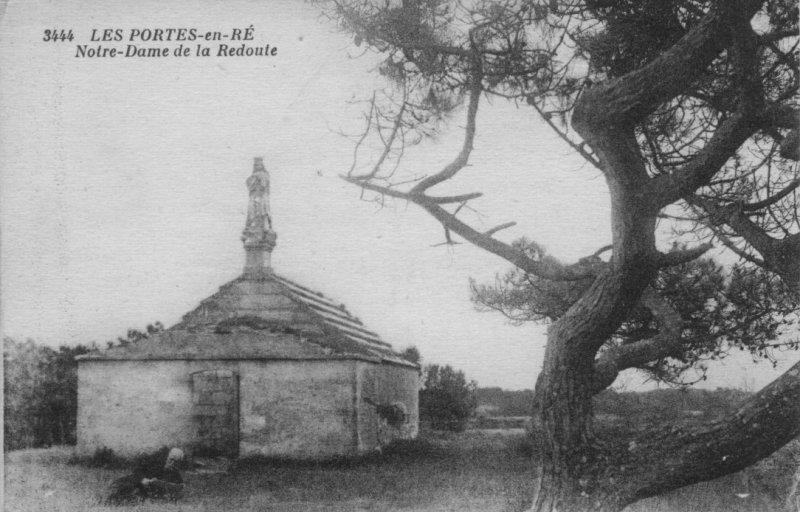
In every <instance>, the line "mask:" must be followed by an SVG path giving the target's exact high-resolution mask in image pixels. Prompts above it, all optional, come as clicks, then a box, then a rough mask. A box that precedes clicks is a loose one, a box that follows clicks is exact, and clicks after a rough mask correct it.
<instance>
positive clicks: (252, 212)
mask: <svg viewBox="0 0 800 512" xmlns="http://www.w3.org/2000/svg"><path fill="white" fill-rule="evenodd" d="M247 189H248V190H249V191H250V202H249V203H248V205H247V221H246V222H245V226H244V231H243V232H242V242H244V249H245V253H246V256H247V260H246V262H245V275H249V276H258V275H261V274H263V273H264V272H269V271H270V270H269V268H270V253H271V252H272V249H274V248H275V240H276V239H277V235H276V234H275V232H274V231H273V230H272V217H271V216H270V211H269V173H268V172H267V169H266V168H264V159H263V158H256V159H255V162H254V164H253V174H251V175H250V177H249V178H247Z"/></svg>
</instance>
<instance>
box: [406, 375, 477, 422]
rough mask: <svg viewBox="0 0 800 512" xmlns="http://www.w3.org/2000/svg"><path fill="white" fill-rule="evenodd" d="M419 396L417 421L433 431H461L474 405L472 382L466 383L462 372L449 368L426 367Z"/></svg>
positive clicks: (473, 386)
mask: <svg viewBox="0 0 800 512" xmlns="http://www.w3.org/2000/svg"><path fill="white" fill-rule="evenodd" d="M424 375H425V379H424V384H423V388H422V390H421V391H420V393H419V413H420V419H422V420H423V421H427V422H429V423H430V426H431V428H433V429H435V430H451V431H454V432H461V431H463V430H464V429H465V428H466V426H467V421H468V420H469V418H470V417H471V416H472V415H473V414H474V412H475V409H476V408H477V406H478V400H477V395H476V392H475V391H476V389H477V387H478V385H477V383H476V382H475V381H469V382H467V379H466V377H465V376H464V372H462V371H460V370H455V369H453V368H452V367H451V366H450V365H447V366H439V365H436V364H432V365H428V366H426V367H425V371H424Z"/></svg>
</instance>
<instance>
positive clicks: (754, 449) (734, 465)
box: [617, 362, 800, 501]
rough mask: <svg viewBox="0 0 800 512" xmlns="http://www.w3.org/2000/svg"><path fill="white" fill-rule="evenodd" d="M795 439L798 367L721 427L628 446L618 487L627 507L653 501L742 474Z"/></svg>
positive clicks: (799, 411) (799, 406)
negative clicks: (681, 489)
mask: <svg viewBox="0 0 800 512" xmlns="http://www.w3.org/2000/svg"><path fill="white" fill-rule="evenodd" d="M798 435H800V362H798V363H795V365H794V366H793V367H792V368H790V369H789V370H788V371H787V372H786V373H785V374H783V375H782V376H781V377H779V378H778V379H777V380H775V381H774V382H773V383H772V384H770V385H768V386H767V387H765V388H764V389H762V390H761V391H759V392H758V393H756V394H755V395H754V396H753V397H752V398H750V399H748V400H747V401H746V402H745V403H744V404H743V405H742V406H741V407H740V408H739V410H737V411H736V412H735V413H733V414H731V415H729V416H728V417H726V418H724V419H723V420H721V421H717V422H712V423H711V424H707V425H703V426H700V427H697V428H685V429H672V430H670V431H666V432H663V433H662V434H661V435H652V434H650V435H649V437H648V438H647V439H641V440H639V442H634V443H631V444H630V445H629V446H628V450H627V451H626V452H623V453H621V454H620V455H621V457H620V460H618V461H617V463H618V464H619V467H620V469H621V472H622V475H621V478H619V477H618V484H619V485H621V486H622V488H623V489H622V491H623V493H624V494H626V495H627V496H628V499H629V500H630V501H635V500H638V499H642V498H646V497H649V496H654V495H656V494H661V493H663V492H666V491H669V490H671V489H676V488H679V487H682V486H684V485H686V484H688V483H694V482H702V481H706V480H712V479H714V478H718V477H720V476H723V475H727V474H730V473H734V472H736V471H739V470H742V469H744V468H746V467H747V466H750V465H751V464H753V463H755V462H757V461H759V460H761V459H762V458H764V457H766V456H768V455H770V454H771V453H773V452H774V451H775V450H776V449H778V448H779V447H780V446H783V445H784V444H786V443H787V442H789V441H791V440H792V439H794V438H795V437H797V436H798ZM627 468H630V469H627Z"/></svg>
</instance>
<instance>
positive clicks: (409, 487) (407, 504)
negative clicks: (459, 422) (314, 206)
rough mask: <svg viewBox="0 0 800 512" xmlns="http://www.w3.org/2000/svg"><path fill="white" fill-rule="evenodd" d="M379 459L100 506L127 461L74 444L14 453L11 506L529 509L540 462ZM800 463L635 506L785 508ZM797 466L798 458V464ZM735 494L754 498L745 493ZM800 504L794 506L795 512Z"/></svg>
mask: <svg viewBox="0 0 800 512" xmlns="http://www.w3.org/2000/svg"><path fill="white" fill-rule="evenodd" d="M402 448H403V449H397V450H393V451H391V452H389V453H386V454H384V456H383V457H381V458H377V457H376V458H370V459H365V460H362V461H359V462H336V463H328V464H320V465H310V464H298V463H288V462H283V463H277V462H274V461H273V462H270V461H259V460H251V461H248V462H245V463H239V464H238V465H236V466H235V467H234V468H233V469H232V470H231V471H230V472H229V473H227V474H192V473H187V474H185V479H186V481H187V483H188V486H187V492H186V496H185V497H184V499H183V500H182V501H180V502H179V503H177V504H165V503H142V504H138V505H134V506H129V507H106V506H103V505H101V504H100V499H101V498H102V496H103V494H104V492H105V491H106V489H107V486H108V484H109V482H111V481H112V480H113V479H114V478H116V477H118V476H121V475H122V474H124V473H125V470H124V469H110V468H93V467H87V466H85V465H76V464H73V463H70V459H71V456H72V452H71V450H70V449H68V448H51V449H47V450H25V451H17V452H11V453H8V454H6V458H5V498H4V499H5V503H4V505H5V506H4V510H6V511H7V512H12V511H20V512H28V511H45V512H47V511H78V510H93V511H102V510H120V509H123V510H133V511H137V512H140V511H156V510H157V511H166V512H170V511H187V512H189V511H220V510H226V511H253V512H255V511H265V510H269V511H276V512H282V511H332V512H339V511H342V512H344V511H389V510H392V511H404V512H431V511H450V510H452V511H459V512H470V511H475V512H477V511H481V512H484V511H489V512H491V511H507V510H521V509H522V508H523V507H524V505H525V497H526V496H528V495H529V494H530V490H531V489H530V487H531V481H532V471H533V465H532V463H531V459H530V457H529V454H530V450H529V449H527V450H526V443H525V441H524V437H523V436H522V434H520V433H511V434H509V431H468V432H466V433H463V434H458V435H452V434H448V435H445V434H432V433H431V434H427V435H425V436H424V437H423V438H422V439H420V440H418V441H415V442H413V443H409V444H407V445H406V446H404V447H402ZM798 463H800V441H795V442H794V443H792V444H791V445H790V446H788V447H787V448H784V450H782V451H781V452H779V453H778V454H776V456H774V457H773V458H771V459H769V460H767V461H765V462H763V463H762V464H760V465H759V466H758V467H756V468H751V469H748V471H746V472H744V473H740V474H738V475H731V476H729V477H726V478H724V479H720V480H716V481H713V482H708V483H703V484H700V485H697V486H693V487H690V488H687V489H681V490H679V491H676V492H674V493H671V494H669V495H667V496H662V497H658V498H655V499H651V500H647V501H645V502H641V503H639V504H636V505H635V506H632V507H630V508H629V509H628V511H629V512H678V511H680V512H690V511H704V512H713V511H723V510H724V511H725V512H766V511H772V510H774V511H779V510H785V509H784V508H783V506H782V503H781V501H782V498H783V496H781V493H784V494H785V490H786V487H781V486H783V485H784V483H788V482H790V477H791V474H790V473H792V472H793V471H794V467H797V465H798ZM792 465H794V466H792ZM737 494H740V495H744V494H747V496H746V497H737ZM792 512H795V511H792Z"/></svg>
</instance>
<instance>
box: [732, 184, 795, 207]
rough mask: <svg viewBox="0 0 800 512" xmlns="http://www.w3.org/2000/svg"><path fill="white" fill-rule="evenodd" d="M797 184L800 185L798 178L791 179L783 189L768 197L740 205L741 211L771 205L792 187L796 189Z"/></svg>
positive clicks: (791, 189) (790, 191)
mask: <svg viewBox="0 0 800 512" xmlns="http://www.w3.org/2000/svg"><path fill="white" fill-rule="evenodd" d="M798 186H800V179H795V180H792V181H790V182H789V185H787V186H786V187H785V188H784V189H783V190H781V191H780V192H778V193H777V194H775V195H774V196H772V197H768V198H766V199H764V200H763V201H758V202H757V203H750V204H744V205H742V211H744V212H752V211H755V210H760V209H762V208H766V207H767V206H771V205H773V204H775V203H777V202H778V201H780V200H781V199H783V198H784V197H786V196H788V195H789V194H791V193H792V191H793V190H794V189H796V188H797V187H798Z"/></svg>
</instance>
